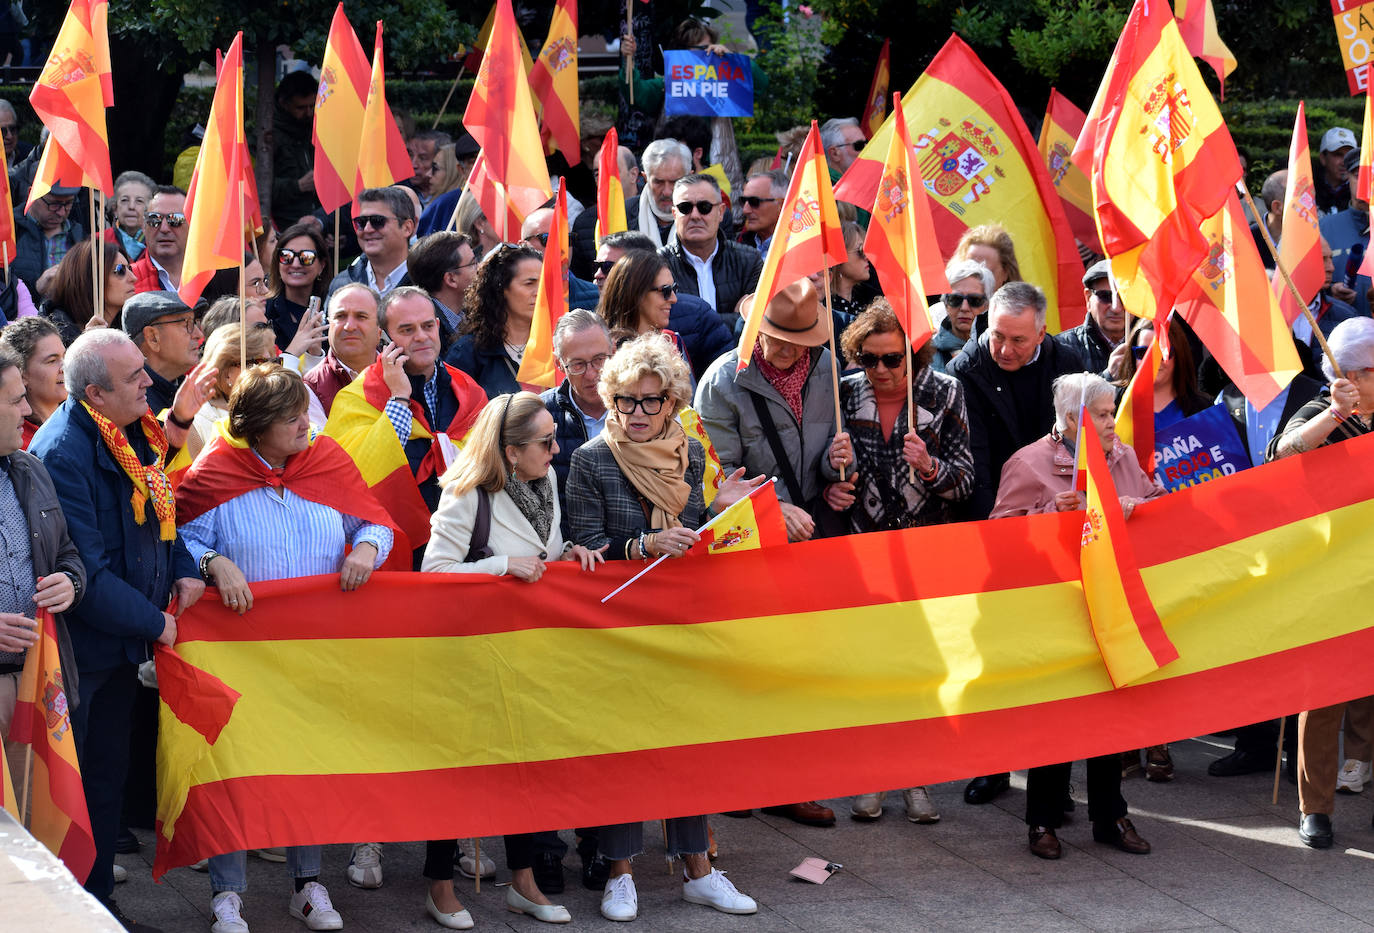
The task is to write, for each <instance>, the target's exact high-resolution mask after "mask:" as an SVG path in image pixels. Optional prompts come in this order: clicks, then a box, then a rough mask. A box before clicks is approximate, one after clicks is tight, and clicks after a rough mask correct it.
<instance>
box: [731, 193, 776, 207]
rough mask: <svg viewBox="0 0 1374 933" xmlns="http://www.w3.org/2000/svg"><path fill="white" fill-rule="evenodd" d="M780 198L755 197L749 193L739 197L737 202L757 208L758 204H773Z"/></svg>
mask: <svg viewBox="0 0 1374 933" xmlns="http://www.w3.org/2000/svg"><path fill="white" fill-rule="evenodd" d="M781 200H782V198H756V197H754V196H753V195H749V196H747V197H742V198H740V199H739V203H741V204H743V205H744V206H745V207H752V208H758V206H759V205H760V204H773V203H775V202H777V201H781Z"/></svg>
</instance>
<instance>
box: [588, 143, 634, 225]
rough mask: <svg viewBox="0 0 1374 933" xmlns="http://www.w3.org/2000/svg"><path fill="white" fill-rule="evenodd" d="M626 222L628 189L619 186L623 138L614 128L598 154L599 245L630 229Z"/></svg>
mask: <svg viewBox="0 0 1374 933" xmlns="http://www.w3.org/2000/svg"><path fill="white" fill-rule="evenodd" d="M628 229H629V224H628V223H627V222H626V221H625V189H624V188H623V187H622V186H621V184H620V136H619V134H617V133H616V131H615V127H611V128H610V129H609V130H607V131H606V138H605V140H603V141H602V143H601V151H600V152H598V153H597V154H596V242H597V245H598V246H600V244H601V238H602V237H604V236H607V235H608V234H612V233H619V232H621V231H622V230H628Z"/></svg>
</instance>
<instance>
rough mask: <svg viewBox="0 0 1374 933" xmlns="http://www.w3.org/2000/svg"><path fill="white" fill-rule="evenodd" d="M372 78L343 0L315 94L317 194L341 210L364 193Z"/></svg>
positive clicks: (326, 204)
mask: <svg viewBox="0 0 1374 933" xmlns="http://www.w3.org/2000/svg"><path fill="white" fill-rule="evenodd" d="M370 85H371V77H370V75H369V69H368V64H367V56H366V55H365V54H363V47H362V44H361V43H359V42H358V35H357V33H355V32H354V31H353V27H352V25H350V24H349V22H348V17H347V16H345V15H344V8H343V4H342V3H340V4H339V6H338V8H337V9H335V10H334V19H333V21H332V22H331V23H330V24H329V39H328V41H326V42H325V46H324V61H323V62H322V63H321V65H320V90H319V93H318V95H317V96H316V98H315V129H314V134H313V138H314V142H315V195H316V197H318V198H319V199H320V205H321V206H322V207H323V208H324V209H325V210H326V211H330V212H333V211H336V210H338V209H339V208H340V207H342V206H343V205H345V204H347V203H348V202H349V201H352V200H353V196H354V195H355V194H358V193H359V192H360V191H361V189H355V187H354V186H355V185H356V184H357V182H358V174H359V172H358V168H359V167H358V151H359V149H360V148H361V146H362V138H363V120H364V114H365V112H366V110H367V97H368V89H369V87H370Z"/></svg>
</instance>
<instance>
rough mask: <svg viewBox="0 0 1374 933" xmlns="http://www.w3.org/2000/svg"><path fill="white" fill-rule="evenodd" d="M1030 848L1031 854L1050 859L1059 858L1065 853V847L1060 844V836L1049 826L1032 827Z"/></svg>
mask: <svg viewBox="0 0 1374 933" xmlns="http://www.w3.org/2000/svg"><path fill="white" fill-rule="evenodd" d="M1030 850H1031V855H1035V856H1039V857H1040V858H1044V859H1050V860H1054V859H1057V858H1059V857H1060V856H1062V855H1063V854H1064V849H1063V847H1062V846H1060V845H1059V837H1058V836H1056V835H1055V834H1054V830H1052V829H1050V828H1049V827H1048V826H1032V827H1031V828H1030Z"/></svg>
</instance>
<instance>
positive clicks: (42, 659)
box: [9, 610, 95, 882]
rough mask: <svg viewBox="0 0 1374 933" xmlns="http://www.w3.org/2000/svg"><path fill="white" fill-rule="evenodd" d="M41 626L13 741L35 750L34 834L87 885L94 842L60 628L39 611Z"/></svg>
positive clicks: (22, 684)
mask: <svg viewBox="0 0 1374 933" xmlns="http://www.w3.org/2000/svg"><path fill="white" fill-rule="evenodd" d="M37 620H38V641H37V642H36V643H35V644H34V645H33V646H32V647H30V648H29V651H28V656H27V657H26V658H25V659H24V672H23V673H22V674H21V675H20V677H19V702H18V703H17V705H16V706H15V708H14V720H13V722H11V724H10V735H9V740H10V741H11V742H23V743H25V744H28V745H31V746H32V747H33V779H32V781H31V782H30V784H29V787H30V788H31V792H30V794H29V799H30V807H31V808H32V814H33V818H32V821H31V824H30V827H29V829H30V831H31V832H32V833H33V835H34V838H36V839H37V840H38V841H39V842H41V843H43V845H45V846H47V847H48V848H49V849H51V850H52V852H53V854H55V855H56V856H57V857H58V858H60V859H62V862H63V863H64V864H65V865H66V866H67V868H69V869H70V870H71V873H72V874H73V875H75V876H76V879H77V880H78V881H81V882H84V881H85V880H86V876H87V875H88V874H90V871H91V865H93V864H94V863H95V839H94V837H93V836H92V835H91V818H90V816H89V815H88V814H87V812H86V792H85V790H83V789H82V786H81V765H80V764H78V763H77V759H76V737H75V736H74V735H72V721H71V716H70V715H69V714H68V709H67V693H66V689H67V688H66V681H65V680H64V679H63V676H62V662H61V661H60V660H59V659H58V650H57V623H56V622H54V621H53V617H52V616H51V615H49V614H48V613H46V612H43V611H41V610H40V611H39V613H38V615H37Z"/></svg>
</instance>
